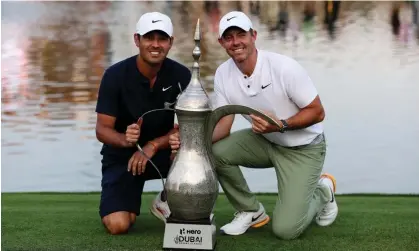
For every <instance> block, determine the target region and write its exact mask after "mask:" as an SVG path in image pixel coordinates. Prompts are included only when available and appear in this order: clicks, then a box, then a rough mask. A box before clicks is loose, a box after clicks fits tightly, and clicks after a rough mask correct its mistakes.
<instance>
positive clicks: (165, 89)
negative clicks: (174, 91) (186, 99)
mask: <svg viewBox="0 0 419 251" xmlns="http://www.w3.org/2000/svg"><path fill="white" fill-rule="evenodd" d="M170 88H172V86H169V87H167V88H164V87H163V91H164V92H165V91H167V90H169V89H170Z"/></svg>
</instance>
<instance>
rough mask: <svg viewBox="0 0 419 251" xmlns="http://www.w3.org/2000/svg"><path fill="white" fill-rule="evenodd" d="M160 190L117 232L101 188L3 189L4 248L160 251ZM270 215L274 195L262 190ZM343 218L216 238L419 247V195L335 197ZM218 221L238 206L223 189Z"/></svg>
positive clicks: (232, 243) (285, 245)
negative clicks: (287, 235) (154, 204)
mask: <svg viewBox="0 0 419 251" xmlns="http://www.w3.org/2000/svg"><path fill="white" fill-rule="evenodd" d="M154 196H155V195H154V194H150V193H147V194H145V195H144V197H143V198H144V199H143V206H142V214H141V215H140V217H139V218H138V219H137V223H136V225H135V226H134V227H133V229H132V230H131V232H130V233H129V234H127V235H122V236H111V235H109V234H107V233H106V232H105V230H104V229H103V227H102V225H101V223H100V219H99V215H98V202H99V194H97V193H87V194H80V193H79V194H59V193H57V194H30V193H29V194H25V193H22V194H2V219H1V220H2V231H1V239H2V250H33V251H36V250H54V251H55V250H56V251H61V250H62V251H64V250H80V251H84V250H100V251H102V250H103V251H105V250H147V251H153V250H161V247H162V241H163V233H164V225H163V223H162V222H160V221H158V220H157V219H155V218H154V217H153V216H152V215H151V214H150V213H149V211H148V206H149V205H150V202H151V200H152V198H153V197H154ZM258 199H259V200H260V201H261V202H262V203H263V204H264V205H265V208H266V209H267V211H268V213H271V212H272V210H273V207H274V205H275V199H276V197H275V196H273V195H266V194H264V195H258ZM337 200H338V203H339V210H340V212H339V216H338V218H337V220H336V222H335V223H334V224H333V225H332V226H330V227H325V228H322V227H318V226H316V225H314V224H313V225H312V226H311V227H309V228H308V229H307V231H306V232H305V233H304V234H303V235H302V236H301V237H300V238H299V239H297V240H293V241H283V240H278V239H276V238H275V237H274V236H273V234H272V232H271V226H270V224H268V225H267V226H265V227H262V228H259V229H251V230H249V231H248V232H247V233H246V234H244V235H241V236H223V235H218V237H217V242H218V243H217V250H226V251H228V250H249V251H250V250H252V251H254V250H316V251H317V250H319V251H323V250H334V251H335V250H345V251H347V250H356V251H362V250H368V251H371V250H380V251H384V250H395V251H400V250H409V251H413V250H419V197H417V196H405V197H397V196H390V197H387V196H360V195H358V196H337ZM215 213H216V217H217V227H218V228H219V227H220V226H221V225H223V224H225V223H227V222H228V221H230V220H231V218H232V214H233V208H232V207H231V206H230V204H229V203H228V202H227V200H226V198H225V196H224V195H220V196H219V198H218V200H217V204H216V209H215Z"/></svg>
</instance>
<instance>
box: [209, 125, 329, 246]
mask: <svg viewBox="0 0 419 251" xmlns="http://www.w3.org/2000/svg"><path fill="white" fill-rule="evenodd" d="M212 151H213V156H214V161H215V166H216V172H217V175H218V179H219V182H220V185H221V187H222V188H223V190H224V193H225V194H226V196H227V198H228V200H229V201H230V203H231V204H232V205H233V207H234V208H235V209H236V210H237V211H257V210H258V209H259V202H258V200H257V198H256V196H255V195H254V194H253V193H252V192H251V191H250V189H249V187H248V185H247V183H246V180H245V179H244V176H243V174H242V172H241V170H240V168H239V166H243V167H249V168H271V167H273V168H274V169H275V172H276V178H277V186H278V198H277V200H276V206H275V208H274V210H273V213H272V221H271V224H272V229H273V232H274V234H275V235H276V236H278V237H279V238H281V239H294V238H296V237H298V236H299V235H300V234H301V233H303V231H304V230H305V229H306V228H307V227H308V226H309V224H310V223H311V222H312V221H313V219H314V217H315V216H316V214H317V213H318V212H319V211H320V210H321V209H322V208H323V207H324V206H325V204H326V203H327V202H328V201H330V199H331V198H329V197H330V191H328V190H327V189H328V188H326V187H324V186H319V185H318V181H319V178H320V175H321V172H322V169H323V163H324V159H325V155H326V143H325V140H324V139H322V140H321V141H320V143H317V144H312V145H305V146H299V147H293V148H287V147H282V146H279V145H276V144H273V143H271V142H270V141H268V140H267V139H265V138H264V137H263V136H262V135H260V134H256V133H254V132H253V131H252V130H251V129H244V130H240V131H236V132H233V133H232V134H230V135H229V136H228V137H226V138H225V139H223V140H220V141H218V142H216V143H215V144H214V145H213V147H212ZM257 182H260V183H263V182H269V181H267V180H259V181H257ZM267 210H268V211H269V208H268V209H267Z"/></svg>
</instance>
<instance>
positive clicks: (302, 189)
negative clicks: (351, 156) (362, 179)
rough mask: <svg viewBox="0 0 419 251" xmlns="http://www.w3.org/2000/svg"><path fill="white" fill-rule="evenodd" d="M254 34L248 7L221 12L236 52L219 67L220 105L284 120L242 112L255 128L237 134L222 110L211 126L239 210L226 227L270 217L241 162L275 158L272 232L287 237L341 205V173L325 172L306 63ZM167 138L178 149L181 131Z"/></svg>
mask: <svg viewBox="0 0 419 251" xmlns="http://www.w3.org/2000/svg"><path fill="white" fill-rule="evenodd" d="M256 37H257V32H256V31H255V30H254V29H253V26H252V22H251V20H250V19H249V18H248V17H247V16H246V15H245V14H244V13H242V12H237V11H233V12H230V13H227V14H226V15H225V16H223V17H222V18H221V21H220V25H219V42H220V44H221V46H222V47H223V48H224V49H225V50H226V52H227V54H228V55H229V56H230V57H231V58H230V59H228V60H227V61H226V62H224V63H223V64H221V65H220V66H219V67H218V69H217V70H216V73H215V80H214V81H215V83H214V92H215V107H214V108H217V107H221V106H224V105H244V106H248V107H251V108H254V109H257V110H260V111H262V112H264V113H265V114H267V115H270V116H271V117H272V118H274V119H275V120H276V121H277V122H278V123H279V124H280V125H282V126H281V128H278V127H277V126H274V125H272V124H270V123H268V122H266V121H265V120H263V119H261V118H259V117H256V116H254V115H250V116H248V115H244V117H245V118H246V119H247V120H248V121H249V122H250V123H251V124H252V128H250V129H244V130H240V131H236V132H233V133H231V134H230V130H231V127H232V124H233V120H234V115H228V116H225V117H223V118H222V119H221V120H220V122H219V123H218V124H217V126H216V128H215V130H214V134H213V142H216V143H215V144H214V146H213V153H214V157H215V159H216V171H217V174H218V178H219V182H220V184H221V186H222V188H223V190H224V192H225V194H226V196H227V198H228V200H229V201H230V202H231V204H232V205H233V207H234V208H235V209H236V210H237V212H236V213H235V217H234V219H233V221H232V222H230V223H228V224H226V225H224V226H223V227H221V231H222V232H224V233H225V234H229V235H240V234H243V233H245V232H246V231H247V230H248V229H249V228H250V227H253V228H256V227H261V226H263V225H265V224H267V223H268V222H269V220H270V217H269V216H268V215H267V214H266V212H265V209H264V207H263V205H262V204H261V203H260V202H258V201H257V199H256V196H255V195H254V194H253V193H251V191H250V189H249V187H248V185H247V183H246V180H245V179H244V177H243V174H242V172H241V170H240V168H239V166H244V167H252V168H268V167H272V166H273V167H274V168H275V171H276V176H277V182H278V199H277V203H276V206H275V209H274V211H273V219H272V228H273V232H274V233H275V235H276V236H278V237H280V238H282V239H294V238H297V237H298V236H299V235H300V234H301V233H302V232H303V231H304V230H305V229H306V228H307V226H308V225H309V224H310V223H311V222H312V221H313V219H315V220H316V222H317V224H319V225H321V226H328V225H330V224H332V223H333V221H334V220H335V219H336V216H337V213H338V207H337V204H336V200H335V198H334V192H335V189H336V181H335V179H334V177H333V176H332V175H330V174H322V170H323V163H324V159H325V154H326V143H325V139H324V136H323V126H322V121H323V119H324V116H325V112H324V109H323V106H322V104H321V102H320V98H319V96H318V93H317V90H316V88H315V86H314V85H313V83H312V81H311V79H310V77H309V76H308V75H307V72H306V71H305V70H304V69H303V67H302V66H301V65H300V64H298V63H297V62H296V61H295V60H293V59H291V58H289V57H287V56H284V55H281V54H277V53H273V52H268V51H263V50H260V49H257V48H256V47H255V41H256ZM169 143H170V144H171V147H172V149H174V150H176V149H177V148H178V147H179V144H180V142H179V136H178V135H177V134H174V135H172V136H171V137H170V139H169ZM260 182H263V181H260Z"/></svg>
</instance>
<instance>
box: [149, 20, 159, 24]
mask: <svg viewBox="0 0 419 251" xmlns="http://www.w3.org/2000/svg"><path fill="white" fill-rule="evenodd" d="M160 21H161V20H151V22H152V23H153V24H154V23H157V22H160Z"/></svg>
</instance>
